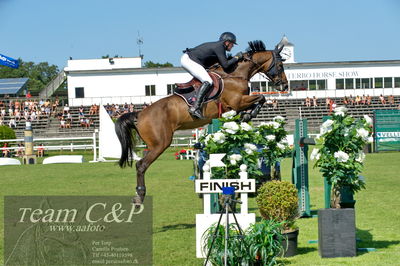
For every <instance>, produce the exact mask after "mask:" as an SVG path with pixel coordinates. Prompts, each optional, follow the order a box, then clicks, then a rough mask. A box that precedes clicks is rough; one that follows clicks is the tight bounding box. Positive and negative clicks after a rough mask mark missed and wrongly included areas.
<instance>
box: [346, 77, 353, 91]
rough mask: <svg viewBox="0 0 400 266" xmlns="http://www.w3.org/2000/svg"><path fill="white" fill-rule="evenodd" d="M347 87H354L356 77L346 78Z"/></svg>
mask: <svg viewBox="0 0 400 266" xmlns="http://www.w3.org/2000/svg"><path fill="white" fill-rule="evenodd" d="M345 85H346V87H345V88H346V89H354V79H345Z"/></svg>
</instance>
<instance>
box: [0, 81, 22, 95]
mask: <svg viewBox="0 0 400 266" xmlns="http://www.w3.org/2000/svg"><path fill="white" fill-rule="evenodd" d="M28 80H29V79H28V78H13V79H0V95H5V94H19V92H20V91H21V90H23V89H24V88H25V87H26V83H27V82H28Z"/></svg>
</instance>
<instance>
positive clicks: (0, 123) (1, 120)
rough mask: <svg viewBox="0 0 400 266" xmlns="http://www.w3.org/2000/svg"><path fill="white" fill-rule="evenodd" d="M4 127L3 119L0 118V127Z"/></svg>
mask: <svg viewBox="0 0 400 266" xmlns="http://www.w3.org/2000/svg"><path fill="white" fill-rule="evenodd" d="M2 125H4V118H3V117H2V116H0V126H2Z"/></svg>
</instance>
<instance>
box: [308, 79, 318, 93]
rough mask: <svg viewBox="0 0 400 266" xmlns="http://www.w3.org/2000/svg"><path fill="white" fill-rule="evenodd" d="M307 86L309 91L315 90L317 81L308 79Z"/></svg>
mask: <svg viewBox="0 0 400 266" xmlns="http://www.w3.org/2000/svg"><path fill="white" fill-rule="evenodd" d="M308 88H309V90H310V91H315V90H316V89H317V81H316V80H309V81H308Z"/></svg>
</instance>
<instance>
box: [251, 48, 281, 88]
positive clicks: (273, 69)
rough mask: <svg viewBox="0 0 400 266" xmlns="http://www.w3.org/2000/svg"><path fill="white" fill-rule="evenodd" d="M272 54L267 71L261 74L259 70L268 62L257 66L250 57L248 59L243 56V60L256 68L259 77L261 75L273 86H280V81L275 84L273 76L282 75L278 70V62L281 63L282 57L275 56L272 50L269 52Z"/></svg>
mask: <svg viewBox="0 0 400 266" xmlns="http://www.w3.org/2000/svg"><path fill="white" fill-rule="evenodd" d="M271 54H272V63H271V64H270V65H269V67H268V69H267V71H266V72H262V71H259V70H260V69H262V68H264V65H265V64H266V63H267V62H268V61H266V62H264V63H263V64H258V63H257V62H255V61H254V60H253V58H252V56H250V57H248V56H245V57H244V60H247V61H250V62H252V63H253V64H254V65H255V66H256V67H257V69H256V73H260V74H261V75H263V76H264V77H265V78H266V79H267V80H269V81H271V82H273V83H274V84H275V85H278V86H279V85H281V84H282V80H281V79H279V80H278V81H277V82H274V81H273V76H276V75H280V74H281V73H282V71H279V69H278V64H277V63H278V60H279V61H282V57H281V56H280V55H277V54H276V52H275V51H274V50H272V51H271Z"/></svg>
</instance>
